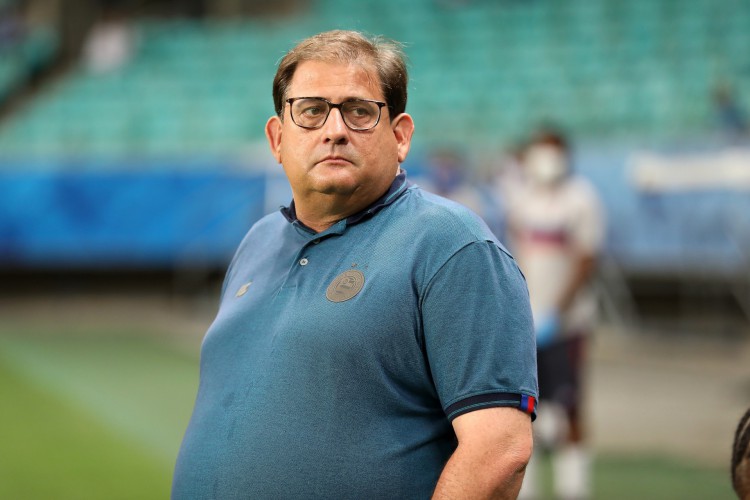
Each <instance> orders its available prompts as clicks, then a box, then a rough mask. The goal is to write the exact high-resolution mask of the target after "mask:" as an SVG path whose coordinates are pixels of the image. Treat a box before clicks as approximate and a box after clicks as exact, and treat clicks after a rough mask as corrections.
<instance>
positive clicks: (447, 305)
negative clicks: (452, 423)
mask: <svg viewBox="0 0 750 500" xmlns="http://www.w3.org/2000/svg"><path fill="white" fill-rule="evenodd" d="M421 309H422V316H423V318H422V320H423V326H424V342H425V350H426V353H427V358H428V362H429V364H430V370H431V373H432V376H433V380H434V382H435V386H436V389H437V392H438V396H439V398H440V401H441V404H442V406H443V409H444V411H445V412H446V415H447V416H448V418H449V419H450V420H453V419H454V418H456V417H457V416H459V415H462V414H464V413H468V412H470V411H473V410H478V409H482V408H490V407H497V406H510V407H516V408H518V409H520V410H522V411H525V412H527V413H529V414H531V415H532V418H533V417H534V416H535V406H536V404H535V403H536V399H537V395H538V388H537V367H536V344H535V340H534V333H533V323H532V317H531V309H530V306H529V294H528V290H527V288H526V282H525V280H524V278H523V275H522V274H521V271H520V270H519V268H518V266H517V265H516V262H515V261H514V260H513V258H512V257H510V256H509V255H508V254H507V253H506V252H505V251H503V250H502V249H501V248H500V247H498V246H497V245H496V244H495V243H493V242H490V241H478V242H474V243H471V244H469V245H467V246H465V247H463V248H462V249H461V250H459V251H458V252H456V253H455V254H454V255H453V256H452V257H451V258H450V259H449V260H448V261H447V262H446V263H445V264H444V265H443V266H442V267H441V268H440V269H439V270H438V271H437V273H436V274H435V276H434V277H433V278H432V280H431V281H430V283H429V285H428V287H427V289H426V290H425V293H424V297H423V299H422V308H421Z"/></svg>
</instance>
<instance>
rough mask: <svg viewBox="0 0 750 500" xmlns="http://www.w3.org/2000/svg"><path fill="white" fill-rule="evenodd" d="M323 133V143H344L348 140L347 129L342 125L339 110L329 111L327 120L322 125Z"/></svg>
mask: <svg viewBox="0 0 750 500" xmlns="http://www.w3.org/2000/svg"><path fill="white" fill-rule="evenodd" d="M323 132H324V134H325V137H324V139H325V141H326V142H328V141H330V142H333V143H335V144H340V143H346V142H348V140H349V127H347V126H346V123H344V116H343V115H342V114H341V109H339V108H334V109H331V112H330V114H329V115H328V119H327V120H326V122H325V124H324V125H323Z"/></svg>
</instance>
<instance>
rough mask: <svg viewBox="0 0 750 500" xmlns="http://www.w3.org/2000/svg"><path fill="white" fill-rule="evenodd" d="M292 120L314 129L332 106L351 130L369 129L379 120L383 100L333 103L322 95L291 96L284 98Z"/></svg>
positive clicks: (324, 118)
mask: <svg viewBox="0 0 750 500" xmlns="http://www.w3.org/2000/svg"><path fill="white" fill-rule="evenodd" d="M286 102H287V103H289V110H290V111H289V112H290V114H291V116H292V121H293V122H294V124H295V125H297V126H298V127H302V128H306V129H309V130H314V129H316V128H320V127H322V126H323V124H325V122H326V120H327V119H328V115H330V114H331V110H332V109H333V108H337V109H338V110H339V112H340V113H341V117H342V118H343V119H344V123H345V124H346V126H347V127H349V128H350V129H352V130H357V131H361V130H370V129H371V128H375V126H376V125H377V124H378V123H379V122H380V114H381V112H382V110H383V106H385V103H384V102H381V101H374V100H372V99H348V100H346V101H343V102H340V103H338V104H334V103H332V102H331V101H329V100H327V99H323V98H322V97H292V98H290V99H287V100H286Z"/></svg>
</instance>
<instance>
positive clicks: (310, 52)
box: [172, 31, 537, 499]
mask: <svg viewBox="0 0 750 500" xmlns="http://www.w3.org/2000/svg"><path fill="white" fill-rule="evenodd" d="M406 88H407V73H406V67H405V64H404V61H403V57H402V54H401V52H400V50H399V48H398V46H397V45H396V44H395V43H393V42H389V41H386V40H383V39H379V38H376V39H368V38H366V37H364V36H362V35H360V34H358V33H355V32H349V31H332V32H326V33H321V34H319V35H316V36H314V37H311V38H309V39H307V40H305V41H303V42H301V43H300V44H299V45H297V46H296V47H295V48H294V49H292V50H291V51H290V52H289V53H288V54H287V55H286V56H285V57H284V58H283V59H282V61H281V62H280V64H279V68H278V71H277V74H276V77H275V79H274V85H273V95H274V101H275V105H276V113H277V116H274V117H272V118H270V119H269V120H268V123H267V125H266V135H267V137H268V141H269V144H270V147H271V150H272V152H273V154H274V156H275V157H276V159H277V160H278V161H279V163H280V164H281V165H282V166H283V168H284V171H285V173H286V176H287V178H288V179H289V182H290V185H291V188H292V194H293V201H292V203H291V204H290V206H289V207H287V208H284V209H282V210H281V211H280V212H278V213H275V214H271V215H269V216H266V217H265V218H263V219H262V220H261V221H259V222H258V223H256V224H255V225H254V226H253V227H252V228H251V229H250V231H249V232H248V234H247V236H246V237H245V239H244V240H243V242H242V244H241V245H240V248H239V249H238V251H237V254H236V255H235V257H234V260H233V261H232V264H231V265H230V268H229V270H228V272H227V276H226V279H225V282H224V287H223V290H222V299H221V306H220V309H219V312H218V315H217V317H216V320H215V321H214V323H213V325H212V326H211V328H210V329H209V331H208V332H207V334H206V337H205V340H204V342H203V347H202V351H201V379H200V387H199V389H198V396H197V399H196V403H195V409H194V412H193V416H192V418H191V421H190V425H189V426H188V429H187V431H186V433H185V438H184V440H183V443H182V447H181V449H180V454H179V457H178V459H177V465H176V468H175V474H174V482H173V489H172V497H173V498H175V499H198V498H200V499H203V498H217V499H230V498H273V499H282V498H283V499H286V498H305V499H307V498H328V499H330V498H357V499H364V498H377V499H380V498H429V497H430V496H433V498H515V496H516V495H517V494H518V490H519V488H520V484H521V480H522V478H523V471H524V468H525V466H526V463H527V461H528V459H529V456H530V453H531V448H532V442H531V439H532V438H531V417H532V416H533V415H534V405H535V400H536V396H537V382H536V358H535V344H534V339H533V327H532V320H531V312H530V307H529V301H528V300H529V299H528V293H527V290H526V285H525V282H524V279H523V277H522V275H521V273H520V271H519V270H518V267H517V266H516V264H515V262H514V261H513V259H512V258H511V257H510V256H509V255H508V254H507V253H506V251H505V250H504V249H503V247H502V246H501V245H500V244H499V243H498V241H497V240H496V239H495V237H494V236H493V235H492V233H491V232H490V231H489V230H488V229H487V227H486V226H485V225H484V223H483V222H482V221H481V220H480V219H479V218H478V217H477V216H475V215H474V214H473V213H471V212H470V211H469V210H467V209H465V208H464V207H462V206H460V205H458V204H455V203H452V202H449V201H447V200H445V199H443V198H440V197H437V196H435V195H431V194H428V193H425V192H423V191H421V190H420V189H419V188H418V187H416V186H414V185H411V184H410V183H409V182H408V181H407V180H406V174H405V172H404V171H402V170H401V169H400V167H399V165H400V163H401V162H403V161H404V159H405V158H406V155H407V153H408V151H409V146H410V142H411V137H412V133H413V130H414V124H413V121H412V118H411V117H410V116H409V115H408V114H406V113H404V110H405V107H406Z"/></svg>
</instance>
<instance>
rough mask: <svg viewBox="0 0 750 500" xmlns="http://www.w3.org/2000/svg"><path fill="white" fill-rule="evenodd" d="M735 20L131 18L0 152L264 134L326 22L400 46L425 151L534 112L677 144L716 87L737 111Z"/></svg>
mask: <svg viewBox="0 0 750 500" xmlns="http://www.w3.org/2000/svg"><path fill="white" fill-rule="evenodd" d="M329 19H333V20H334V21H333V22H330V21H329ZM749 24H750V7H748V5H747V3H746V2H741V1H738V0H728V1H726V2H722V3H720V4H713V3H711V2H709V1H708V0H697V1H692V2H688V3H685V2H678V1H675V0H659V1H650V0H633V1H630V2H597V3H596V4H594V5H592V4H591V3H590V2H585V1H584V0H572V1H569V2H562V3H558V2H514V1H509V0H508V1H503V2H486V1H485V2H473V3H470V4H468V5H461V6H453V7H450V6H440V5H437V6H436V2H434V1H432V0H416V1H414V2H409V5H408V6H403V5H401V3H399V2H395V1H391V2H358V3H356V5H352V4H351V3H348V2H342V1H340V0H325V1H319V2H317V4H316V6H315V8H312V9H311V10H310V11H309V12H304V13H302V14H300V15H299V16H297V17H292V18H284V19H283V20H273V21H268V20H266V19H264V20H252V19H249V20H244V21H242V20H239V21H230V22H227V21H223V22H222V21H188V20H175V21H167V22H163V21H162V22H157V21H140V22H138V24H137V32H138V39H139V42H138V44H137V49H136V54H135V57H134V58H133V60H132V61H131V63H130V64H129V65H127V66H126V67H124V68H122V69H121V70H120V71H117V72H113V73H111V74H105V75H99V74H90V73H87V72H86V71H85V68H83V67H79V68H78V69H77V70H75V71H73V72H71V74H70V75H68V77H67V78H65V79H64V80H63V81H61V82H60V83H59V85H57V86H56V87H55V88H54V89H52V90H51V91H50V92H49V93H48V94H47V95H46V96H45V97H44V98H43V99H40V100H39V101H38V102H36V103H35V104H34V106H32V108H31V109H29V110H27V111H26V112H25V113H22V114H21V115H20V116H18V117H16V118H15V119H13V120H12V121H11V122H10V123H8V124H6V125H5V127H4V130H3V131H2V132H1V133H0V148H2V151H3V152H4V154H5V155H21V156H25V155H28V154H29V152H30V151H31V152H32V154H34V155H37V154H39V155H54V156H70V155H75V156H78V155H79V154H84V155H86V156H91V155H94V156H101V155H104V156H121V155H123V154H128V153H133V152H138V153H144V154H147V155H177V156H179V155H184V154H193V153H195V152H201V153H203V152H206V153H228V152H232V151H235V150H236V149H237V148H238V147H241V146H242V144H243V143H244V142H245V141H248V140H257V139H258V138H260V137H261V135H262V134H261V131H262V126H261V125H262V123H263V122H264V120H265V118H266V117H267V116H268V115H269V113H270V112H271V111H272V108H271V105H270V98H269V94H270V88H269V83H268V82H269V79H270V75H272V73H273V68H274V63H275V62H276V61H277V59H278V58H279V57H280V55H281V54H283V52H284V50H285V49H286V48H288V46H289V44H290V43H292V41H294V40H297V39H300V38H302V37H304V36H305V35H307V34H310V33H312V32H315V31H318V30H322V29H326V28H331V27H334V25H335V26H344V27H354V28H357V29H362V30H364V31H368V32H376V33H384V34H386V35H388V36H393V37H395V38H397V39H399V40H403V41H405V42H406V44H407V47H406V50H407V54H408V55H409V58H410V60H411V63H412V85H411V89H412V95H411V102H410V109H411V112H412V113H413V114H414V115H415V116H416V117H417V118H418V119H419V122H420V123H422V124H423V125H422V127H421V128H420V131H419V135H420V137H421V140H422V141H424V143H426V144H430V143H440V142H444V141H445V140H456V138H460V140H466V141H470V142H473V143H476V144H486V143H487V141H491V142H493V143H496V142H498V141H500V142H504V143H509V142H510V141H512V140H513V139H515V138H517V137H519V136H520V135H521V134H523V133H524V131H526V130H528V129H529V128H530V127H531V126H533V125H535V124H537V123H539V122H540V121H543V120H552V121H555V122H557V123H560V124H561V125H563V126H565V127H566V128H567V129H568V130H570V132H571V133H572V134H574V135H575V136H578V137H592V138H597V137H599V138H601V137H605V138H606V137H643V136H647V137H655V138H673V137H685V136H690V135H697V134H703V133H706V132H707V131H710V130H711V128H712V127H713V125H714V123H713V121H712V120H713V115H712V113H713V109H712V103H711V94H712V89H713V87H714V86H715V85H716V84H718V83H720V82H724V81H728V82H732V83H733V84H735V85H736V86H738V87H739V88H738V90H739V95H740V96H741V97H742V98H744V99H745V104H748V101H747V98H748V96H750V83H749V79H748V72H749V71H750V68H749V67H748V66H747V62H746V60H745V59H744V57H743V53H744V47H748V46H750V31H748V30H747V29H746V26H748V25H749ZM81 148H83V149H81Z"/></svg>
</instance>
